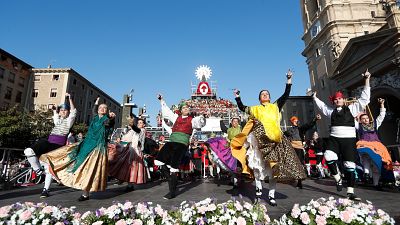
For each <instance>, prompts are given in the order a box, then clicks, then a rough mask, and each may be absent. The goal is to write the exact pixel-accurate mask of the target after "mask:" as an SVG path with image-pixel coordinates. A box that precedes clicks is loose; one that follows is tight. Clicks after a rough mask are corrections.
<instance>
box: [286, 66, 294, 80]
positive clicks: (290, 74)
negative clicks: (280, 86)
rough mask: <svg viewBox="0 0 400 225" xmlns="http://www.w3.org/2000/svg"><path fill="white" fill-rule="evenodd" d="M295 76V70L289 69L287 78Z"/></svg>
mask: <svg viewBox="0 0 400 225" xmlns="http://www.w3.org/2000/svg"><path fill="white" fill-rule="evenodd" d="M292 77H293V71H292V70H291V69H289V70H288V71H287V73H286V78H287V79H288V80H289V79H291V78H292Z"/></svg>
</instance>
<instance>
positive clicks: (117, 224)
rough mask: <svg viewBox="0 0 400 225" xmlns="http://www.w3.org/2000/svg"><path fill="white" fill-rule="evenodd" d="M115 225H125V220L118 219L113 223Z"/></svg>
mask: <svg viewBox="0 0 400 225" xmlns="http://www.w3.org/2000/svg"><path fill="white" fill-rule="evenodd" d="M115 225H126V222H125V220H123V219H120V220H118V221H117V222H116V223H115Z"/></svg>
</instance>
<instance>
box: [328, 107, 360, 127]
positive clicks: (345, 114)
mask: <svg viewBox="0 0 400 225" xmlns="http://www.w3.org/2000/svg"><path fill="white" fill-rule="evenodd" d="M331 125H332V126H346V127H354V126H355V123H354V117H353V115H352V114H351V112H350V109H349V107H347V106H343V107H342V110H340V112H338V110H337V109H334V110H333V112H332V115H331Z"/></svg>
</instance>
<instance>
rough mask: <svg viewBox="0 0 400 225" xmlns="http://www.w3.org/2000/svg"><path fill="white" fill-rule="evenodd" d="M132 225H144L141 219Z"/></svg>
mask: <svg viewBox="0 0 400 225" xmlns="http://www.w3.org/2000/svg"><path fill="white" fill-rule="evenodd" d="M132 225H143V222H142V221H141V220H139V219H135V220H133V223H132Z"/></svg>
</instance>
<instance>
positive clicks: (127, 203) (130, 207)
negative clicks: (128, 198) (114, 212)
mask: <svg viewBox="0 0 400 225" xmlns="http://www.w3.org/2000/svg"><path fill="white" fill-rule="evenodd" d="M124 208H125V209H132V208H133V204H132V202H125V204H124Z"/></svg>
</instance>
